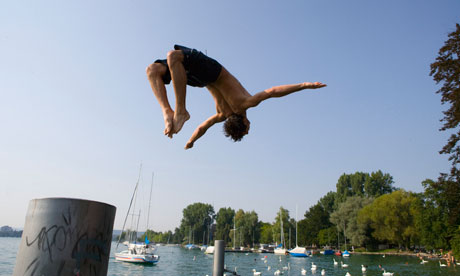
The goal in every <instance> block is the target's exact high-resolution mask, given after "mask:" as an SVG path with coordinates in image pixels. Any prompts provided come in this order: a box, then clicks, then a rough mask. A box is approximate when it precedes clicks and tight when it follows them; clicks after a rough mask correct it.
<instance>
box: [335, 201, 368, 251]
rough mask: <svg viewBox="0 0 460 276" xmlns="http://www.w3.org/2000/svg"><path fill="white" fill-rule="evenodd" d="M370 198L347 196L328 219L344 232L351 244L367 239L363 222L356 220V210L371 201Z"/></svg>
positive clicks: (358, 243)
mask: <svg viewBox="0 0 460 276" xmlns="http://www.w3.org/2000/svg"><path fill="white" fill-rule="evenodd" d="M372 200H373V199H372V198H364V197H360V196H352V197H349V198H347V200H346V201H345V202H342V203H340V205H339V208H338V209H337V210H336V211H335V212H334V213H332V214H331V217H330V221H331V222H332V223H334V224H335V225H336V227H337V228H338V229H339V230H340V231H341V232H342V233H344V236H345V238H346V239H348V240H350V242H351V244H354V245H358V246H360V245H363V244H364V243H365V242H366V241H367V237H366V228H365V227H363V225H364V224H360V223H358V221H357V217H358V212H359V211H360V210H361V208H363V207H364V206H367V205H369V204H370V203H371V202H372Z"/></svg>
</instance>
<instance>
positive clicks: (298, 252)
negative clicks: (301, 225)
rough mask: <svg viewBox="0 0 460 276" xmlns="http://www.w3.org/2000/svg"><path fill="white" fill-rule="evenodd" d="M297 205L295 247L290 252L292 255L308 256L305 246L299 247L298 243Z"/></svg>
mask: <svg viewBox="0 0 460 276" xmlns="http://www.w3.org/2000/svg"><path fill="white" fill-rule="evenodd" d="M297 232H298V231H297V206H296V207H295V248H294V249H291V250H289V254H290V255H291V256H292V257H303V258H305V257H308V254H307V249H305V247H299V245H298V244H297Z"/></svg>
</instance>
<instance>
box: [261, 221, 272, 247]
mask: <svg viewBox="0 0 460 276" xmlns="http://www.w3.org/2000/svg"><path fill="white" fill-rule="evenodd" d="M273 233H274V230H273V226H272V225H271V224H270V223H267V222H261V223H260V243H264V244H270V243H273V242H274V240H273V236H274V235H273Z"/></svg>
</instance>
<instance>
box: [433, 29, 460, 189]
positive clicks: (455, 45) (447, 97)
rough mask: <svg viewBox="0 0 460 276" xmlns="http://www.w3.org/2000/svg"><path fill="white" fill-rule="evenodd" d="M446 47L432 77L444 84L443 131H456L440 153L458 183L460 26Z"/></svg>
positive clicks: (459, 157)
mask: <svg viewBox="0 0 460 276" xmlns="http://www.w3.org/2000/svg"><path fill="white" fill-rule="evenodd" d="M448 37H449V38H448V39H447V41H446V42H445V43H444V46H443V47H441V49H439V53H438V54H439V56H438V57H437V58H436V61H435V62H434V63H432V64H431V72H430V75H431V76H433V79H434V81H436V83H441V82H442V83H443V85H442V87H441V88H440V89H439V90H438V91H437V92H436V93H439V94H441V103H442V104H447V105H449V106H448V109H447V110H446V111H444V112H443V113H444V118H442V120H441V121H442V122H444V125H443V126H442V128H441V129H440V130H441V131H446V130H451V129H452V130H454V131H455V133H453V134H452V135H451V136H450V138H449V140H448V142H447V144H446V145H445V146H444V147H443V148H442V150H441V151H440V153H441V154H448V155H450V156H449V160H450V161H452V169H451V176H452V177H454V178H455V180H456V181H457V182H458V180H459V177H458V176H459V172H458V164H459V162H460V146H459V145H457V143H458V141H459V140H460V129H459V128H458V125H459V124H460V61H459V57H460V25H459V24H456V30H455V31H453V32H452V33H450V34H449V35H448Z"/></svg>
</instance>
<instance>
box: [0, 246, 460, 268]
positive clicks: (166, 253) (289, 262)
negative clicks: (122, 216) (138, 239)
mask: <svg viewBox="0 0 460 276" xmlns="http://www.w3.org/2000/svg"><path fill="white" fill-rule="evenodd" d="M20 241H21V239H19V238H0V248H1V249H2V250H1V252H2V258H0V275H11V274H12V273H13V270H14V265H15V262H16V253H17V250H18V248H19V243H20ZM115 246H116V244H115V243H112V253H111V257H110V262H109V272H108V275H109V276H137V275H197V276H198V275H199V276H204V275H212V266H213V256H212V255H211V256H208V255H205V254H203V252H201V251H199V250H186V249H183V248H179V247H169V246H160V247H158V249H157V254H158V255H160V262H159V263H158V264H157V265H156V266H143V265H135V264H129V263H123V262H117V261H115V258H114V255H113V252H114V249H115ZM121 249H124V248H123V245H120V246H119V250H121ZM265 256H267V258H266V259H267V263H264V261H263V260H262V259H263V258H264V257H265ZM333 258H335V259H336V260H337V261H338V262H339V266H334V264H333ZM340 261H343V262H344V263H346V264H348V265H349V267H348V268H341V267H340ZM312 262H314V263H315V264H316V265H317V266H318V269H317V270H316V273H314V274H313V273H312V271H311V270H310V268H311V263H312ZM225 263H226V265H227V269H229V270H234V268H235V267H236V269H237V271H238V274H239V275H242V276H243V275H245V276H249V275H251V276H252V275H253V272H252V269H256V270H257V271H261V272H262V275H273V274H274V271H275V270H277V269H279V270H281V271H283V267H288V266H289V267H290V270H286V271H284V275H296V276H297V275H301V273H300V271H301V269H302V268H305V269H306V270H307V275H316V276H320V275H321V270H322V269H325V271H326V275H341V276H344V275H345V274H346V273H347V272H350V274H351V275H352V276H356V275H365V276H371V275H382V271H381V270H380V269H379V268H378V265H379V264H380V265H382V266H383V267H384V268H385V269H386V270H387V271H389V272H395V274H394V275H460V266H457V267H440V266H439V263H438V261H429V262H428V263H427V264H424V265H421V264H420V262H419V260H418V259H417V258H414V257H409V256H389V255H387V256H386V257H385V258H382V255H353V256H351V257H349V258H341V257H336V256H321V255H315V256H313V257H311V258H293V257H290V256H282V257H281V259H280V257H279V256H276V255H273V254H256V253H249V254H248V255H246V254H243V253H226V254H225ZM406 263H407V264H406ZM361 264H364V265H367V266H368V268H367V272H366V274H363V273H362V271H361ZM268 266H270V267H271V269H270V270H268V269H267V268H268Z"/></svg>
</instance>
